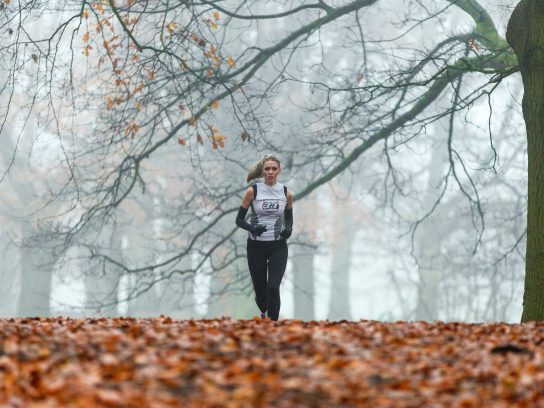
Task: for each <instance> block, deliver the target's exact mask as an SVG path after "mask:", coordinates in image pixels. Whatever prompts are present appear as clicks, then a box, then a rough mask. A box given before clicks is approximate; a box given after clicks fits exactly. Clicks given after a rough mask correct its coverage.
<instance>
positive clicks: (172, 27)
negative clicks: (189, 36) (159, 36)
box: [166, 22, 179, 34]
mask: <svg viewBox="0 0 544 408" xmlns="http://www.w3.org/2000/svg"><path fill="white" fill-rule="evenodd" d="M178 27H179V24H178V23H175V22H171V23H168V24H166V31H168V33H169V34H173V33H174V31H176V30H177V29H178Z"/></svg>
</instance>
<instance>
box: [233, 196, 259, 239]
mask: <svg viewBox="0 0 544 408" xmlns="http://www.w3.org/2000/svg"><path fill="white" fill-rule="evenodd" d="M253 198H254V193H253V187H249V188H248V189H247V190H246V192H245V193H244V197H242V205H241V206H240V208H239V209H238V214H237V215H236V225H238V226H239V227H240V228H242V229H245V230H246V231H249V232H251V233H252V234H253V235H256V236H259V235H261V234H262V233H263V232H265V231H266V227H265V226H264V225H251V224H248V223H247V222H246V214H247V210H248V208H249V206H250V205H251V202H252V201H253Z"/></svg>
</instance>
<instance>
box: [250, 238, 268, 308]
mask: <svg viewBox="0 0 544 408" xmlns="http://www.w3.org/2000/svg"><path fill="white" fill-rule="evenodd" d="M259 244H260V243H259V242H255V241H254V240H251V239H248V240H247V265H248V267H249V273H250V275H251V281H252V282H253V289H254V290H255V302H256V303H257V306H258V307H259V309H260V310H261V313H264V312H266V306H267V295H266V252H265V251H263V248H262V245H259Z"/></svg>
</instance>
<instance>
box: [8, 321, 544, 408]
mask: <svg viewBox="0 0 544 408" xmlns="http://www.w3.org/2000/svg"><path fill="white" fill-rule="evenodd" d="M543 340H544V324H541V323H527V324H467V323H441V322H435V323H425V322H395V323H382V322H376V321H359V322H346V321H342V322H329V321H312V322H302V321H298V320H283V321H279V322H272V321H270V320H268V319H257V318H255V319H253V320H231V319H229V318H223V319H214V320H173V319H170V318H169V317H164V316H161V317H160V318H149V319H146V318H138V319H134V318H100V319H72V318H61V317H59V318H26V319H4V320H0V406H1V407H56V406H69V407H163V406H165V407H167V406H184V407H209V406H217V407H254V406H256V407H260V406H265V407H268V406H270V407H297V406H304V407H307V406H313V407H337V406H340V407H351V406H368V407H389V406H391V407H423V406H425V407H441V406H444V407H494V408H495V407H515V406H519V407H525V406H544V351H543V350H542V348H541V345H542V342H543Z"/></svg>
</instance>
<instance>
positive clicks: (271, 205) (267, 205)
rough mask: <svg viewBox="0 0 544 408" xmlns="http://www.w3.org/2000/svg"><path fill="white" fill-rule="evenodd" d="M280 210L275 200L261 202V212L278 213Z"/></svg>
mask: <svg viewBox="0 0 544 408" xmlns="http://www.w3.org/2000/svg"><path fill="white" fill-rule="evenodd" d="M279 209H280V204H279V203H278V201H277V200H274V201H271V200H265V201H263V210H264V211H266V212H267V213H275V212H278V210H279Z"/></svg>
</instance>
